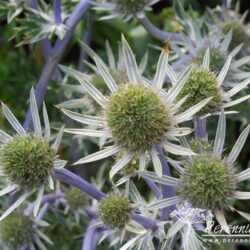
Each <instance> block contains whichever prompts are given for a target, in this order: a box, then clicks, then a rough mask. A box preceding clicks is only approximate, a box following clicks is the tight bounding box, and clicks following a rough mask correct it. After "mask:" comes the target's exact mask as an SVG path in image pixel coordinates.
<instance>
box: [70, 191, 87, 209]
mask: <svg viewBox="0 0 250 250" xmlns="http://www.w3.org/2000/svg"><path fill="white" fill-rule="evenodd" d="M66 198H67V201H68V204H69V207H70V208H71V209H72V210H77V209H80V208H82V207H83V206H84V205H86V203H87V199H86V195H85V193H84V192H83V191H81V190H80V189H78V188H70V189H69V190H68V192H67V194H66Z"/></svg>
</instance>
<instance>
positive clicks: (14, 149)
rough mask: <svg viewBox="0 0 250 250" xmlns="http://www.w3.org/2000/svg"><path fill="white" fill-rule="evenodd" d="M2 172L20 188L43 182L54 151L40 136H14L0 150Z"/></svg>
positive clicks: (51, 163)
mask: <svg viewBox="0 0 250 250" xmlns="http://www.w3.org/2000/svg"><path fill="white" fill-rule="evenodd" d="M0 157H1V158H0V160H1V165H2V169H3V172H4V174H5V175H6V176H7V177H8V178H9V180H10V181H11V182H13V183H15V184H17V185H19V186H20V187H22V188H34V187H39V186H40V185H41V184H43V183H44V182H45V181H46V179H47V177H48V174H49V172H50V170H51V169H52V168H53V160H54V157H55V153H54V151H53V149H51V148H50V146H49V144H48V143H47V142H45V140H44V139H42V138H37V137H33V136H32V135H28V136H26V137H23V136H16V137H14V138H13V139H12V140H11V141H10V142H8V143H6V144H5V145H4V146H3V147H2V148H1V151H0Z"/></svg>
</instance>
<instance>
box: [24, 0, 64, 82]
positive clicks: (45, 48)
mask: <svg viewBox="0 0 250 250" xmlns="http://www.w3.org/2000/svg"><path fill="white" fill-rule="evenodd" d="M28 5H29V7H30V8H33V9H38V6H39V5H38V2H37V0H29V1H28ZM40 46H41V48H42V52H43V56H44V60H45V62H47V60H48V59H49V56H50V54H51V51H52V46H51V44H50V42H49V40H48V39H43V40H41V41H40ZM54 77H55V79H57V81H61V79H62V77H61V73H60V71H59V69H58V68H56V71H55V74H54Z"/></svg>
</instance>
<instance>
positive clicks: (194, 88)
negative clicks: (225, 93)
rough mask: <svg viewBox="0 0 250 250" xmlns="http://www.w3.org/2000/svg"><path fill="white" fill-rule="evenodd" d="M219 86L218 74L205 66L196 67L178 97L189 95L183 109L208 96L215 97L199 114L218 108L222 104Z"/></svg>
mask: <svg viewBox="0 0 250 250" xmlns="http://www.w3.org/2000/svg"><path fill="white" fill-rule="evenodd" d="M218 86H219V84H218V82H217V79H216V76H215V75H214V74H213V73H212V72H211V71H210V70H208V69H205V68H203V67H195V68H194V69H193V71H192V73H191V75H190V77H189V78H188V79H187V81H186V83H185V84H184V87H183V88H182V90H181V92H180V93H179V95H178V98H177V99H181V98H183V97H185V96H187V95H188V98H187V100H186V101H185V103H183V105H182V106H181V109H182V110H183V111H185V110H187V109H189V108H191V107H192V106H194V105H195V104H197V103H199V102H200V101H202V100H204V99H206V98H208V97H213V99H212V100H211V101H210V102H209V103H208V104H207V105H206V106H205V107H204V108H202V109H201V110H200V111H199V113H198V115H204V114H207V113H211V112H214V111H216V110H218V109H219V108H220V107H221V105H222V94H221V91H222V90H221V89H220V88H219V87H218Z"/></svg>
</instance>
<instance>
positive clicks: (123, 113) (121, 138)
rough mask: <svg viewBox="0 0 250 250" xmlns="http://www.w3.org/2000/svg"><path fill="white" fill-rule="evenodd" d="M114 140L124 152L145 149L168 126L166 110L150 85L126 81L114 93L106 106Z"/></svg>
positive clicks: (162, 133)
mask: <svg viewBox="0 0 250 250" xmlns="http://www.w3.org/2000/svg"><path fill="white" fill-rule="evenodd" d="M106 119H107V124H108V127H109V129H110V130H111V132H112V136H113V139H114V140H115V142H116V143H117V144H118V145H120V146H121V147H122V148H123V149H125V150H127V151H132V152H134V151H136V152H140V151H145V150H147V149H150V148H151V146H152V144H153V143H156V142H158V141H159V140H160V139H161V138H162V137H163V136H164V134H165V132H166V131H167V129H168V128H169V126H170V120H169V115H168V110H167V109H166V107H165V105H164V104H163V102H162V100H161V99H160V97H159V96H158V95H157V94H156V93H155V92H154V90H152V89H151V88H148V87H145V86H143V85H132V84H128V85H126V86H125V87H123V88H120V89H119V90H118V91H117V92H115V93H114V94H113V95H112V96H111V97H110V100H109V103H108V105H107V108H106Z"/></svg>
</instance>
